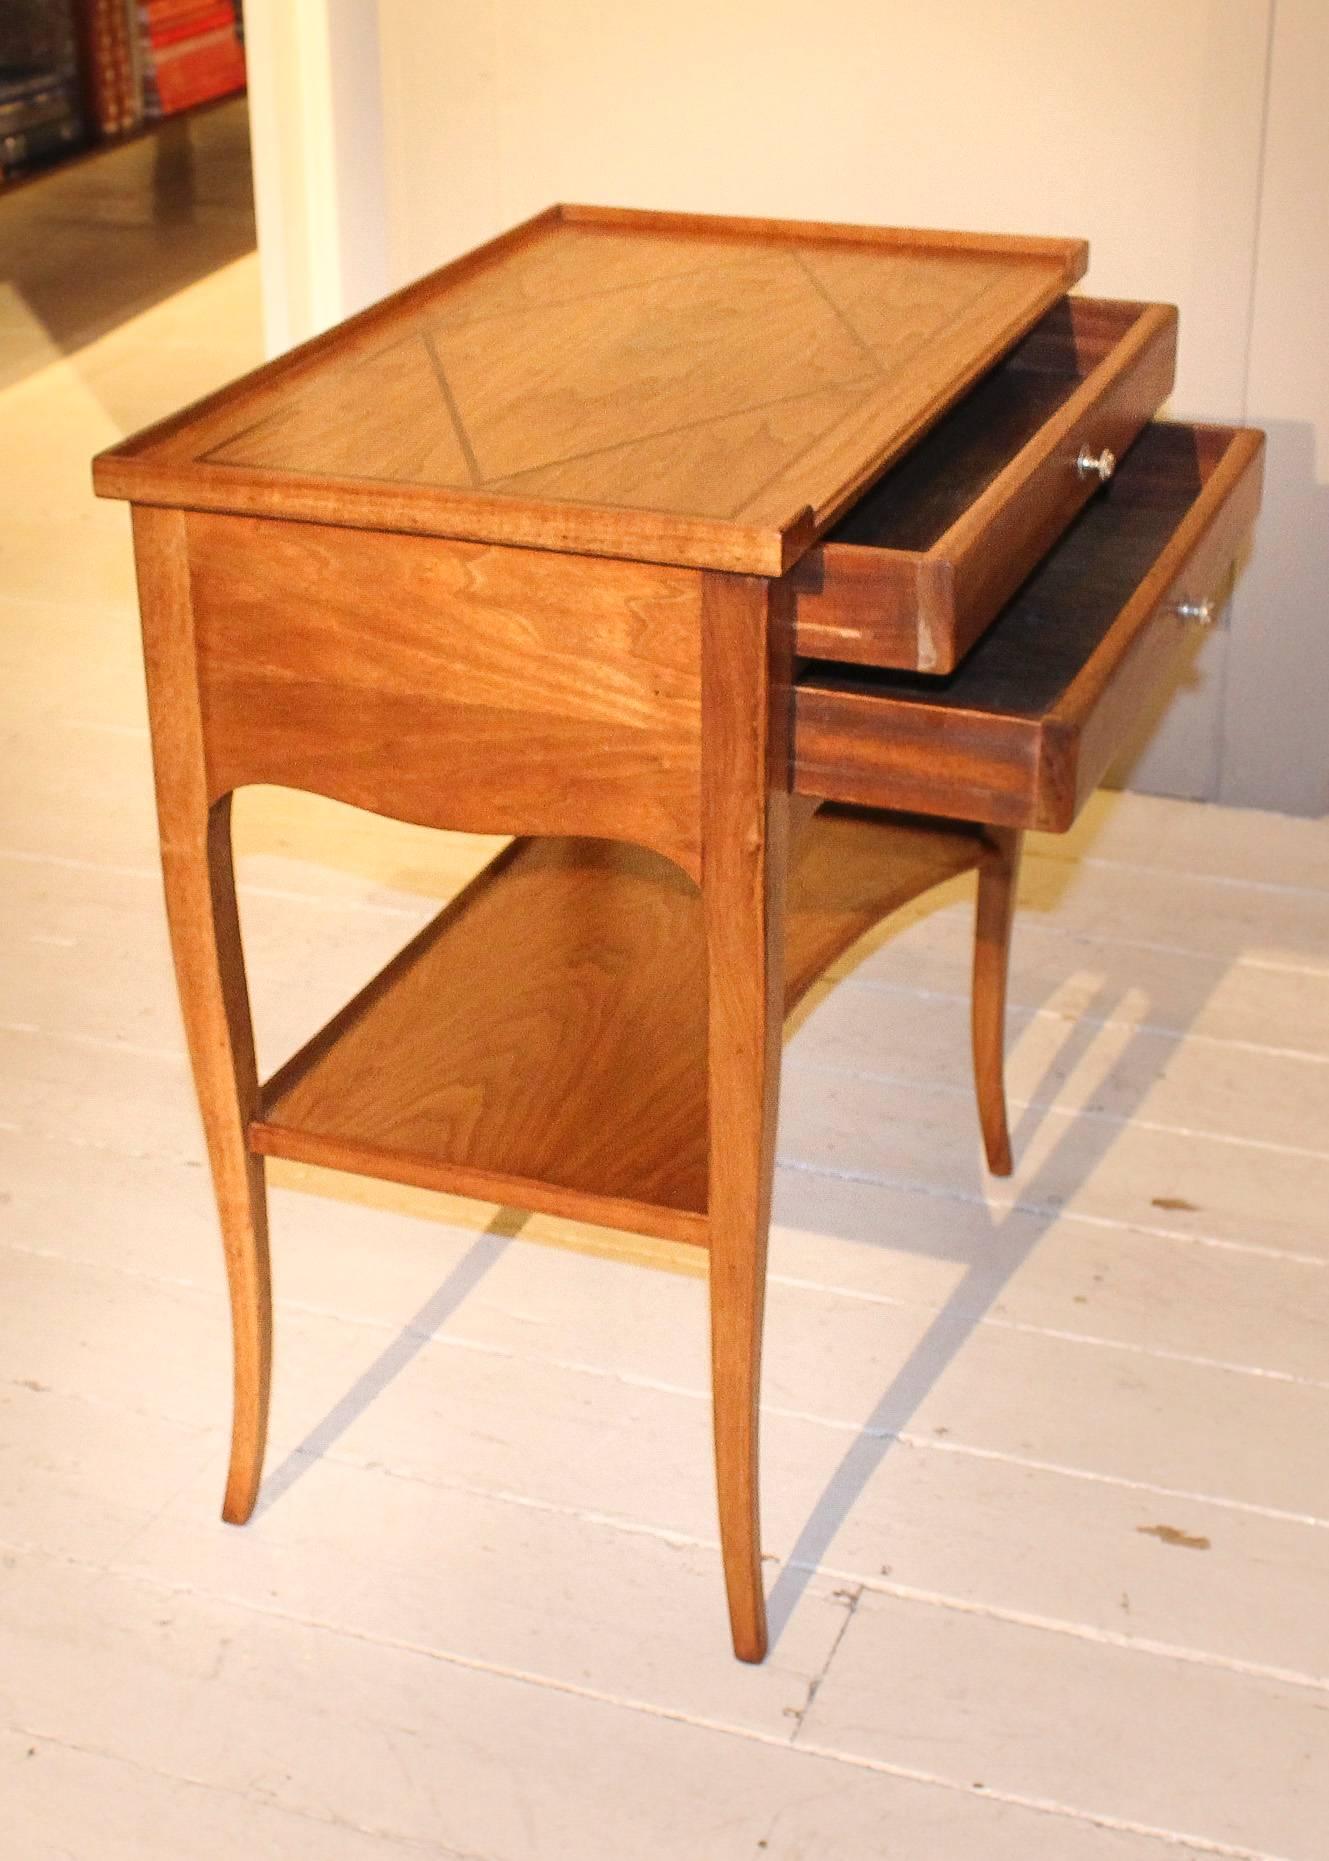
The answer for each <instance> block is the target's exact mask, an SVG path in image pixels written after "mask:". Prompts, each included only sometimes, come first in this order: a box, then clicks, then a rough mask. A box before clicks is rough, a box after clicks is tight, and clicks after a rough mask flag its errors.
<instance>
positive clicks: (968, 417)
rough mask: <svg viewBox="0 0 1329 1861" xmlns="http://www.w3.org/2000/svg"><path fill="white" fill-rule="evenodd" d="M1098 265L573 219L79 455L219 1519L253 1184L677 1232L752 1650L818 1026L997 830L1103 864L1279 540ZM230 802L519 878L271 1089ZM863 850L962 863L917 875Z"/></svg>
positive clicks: (247, 1286) (878, 238) (245, 1327)
mask: <svg viewBox="0 0 1329 1861" xmlns="http://www.w3.org/2000/svg"><path fill="white" fill-rule="evenodd" d="M1085 261H1086V251H1085V247H1084V246H1083V244H1081V243H1080V242H1078V241H1073V240H1056V239H1048V240H1040V239H1026V238H998V237H989V236H977V235H973V236H971V235H954V234H932V233H915V232H901V231H891V230H879V229H866V228H854V227H838V226H822V225H798V224H790V223H781V222H765V221H741V220H731V219H724V220H722V219H709V218H704V217H699V216H685V215H672V214H650V213H629V212H621V211H614V210H609V209H595V208H580V207H577V208H573V207H561V208H553V209H551V210H549V211H548V212H547V213H544V214H542V215H540V216H538V217H537V218H536V219H534V220H532V221H529V222H527V223H526V224H525V225H523V226H520V227H518V228H516V229H515V230H514V231H512V232H510V233H508V234H506V235H504V236H503V237H502V238H500V239H497V240H495V241H493V242H492V243H491V244H489V245H487V246H485V247H483V248H481V249H480V250H478V251H477V252H474V253H471V254H469V255H468V256H466V257H465V258H462V259H460V260H458V261H457V262H456V263H455V264H452V265H449V266H447V267H445V268H444V269H443V270H442V271H439V272H437V273H435V274H434V275H433V276H431V277H429V278H426V279H424V280H423V281H422V282H420V283H419V284H416V285H413V286H411V287H410V288H409V289H407V290H406V291H403V292H400V293H399V294H398V295H396V296H395V297H393V298H390V299H388V300H387V301H386V302H385V303H383V304H381V305H378V306H376V307H374V308H373V309H371V310H369V311H366V312H365V313H363V314H362V315H360V316H358V317H355V318H353V319H351V320H350V321H349V322H347V323H346V324H344V325H342V326H340V327H339V328H337V329H335V330H332V331H330V332H329V333H328V334H326V335H324V336H321V337H318V338H317V339H315V340H314V341H313V342H310V343H307V344H305V345H304V346H303V347H301V348H299V349H296V350H294V351H293V352H292V353H290V354H289V355H286V356H283V357H281V358H280V359H279V360H277V361H275V362H273V363H271V364H269V365H268V366H267V367H265V368H261V369H259V370H257V371H256V372H255V373H254V374H252V375H249V376H247V377H245V378H244V379H243V380H241V381H239V382H237V383H236V384H234V385H233V386H232V387H229V388H227V389H225V390H223V391H222V392H220V393H218V394H215V395H213V396H211V397H210V398H208V399H206V400H204V401H202V402H200V403H198V404H197V405H196V406H194V407H192V408H189V409H187V410H186V411H185V412H184V413H182V414H180V415H178V416H176V417H174V418H172V419H169V420H166V421H164V422H162V423H160V424H158V425H157V426H155V427H153V428H150V429H149V430H148V431H146V432H145V433H142V434H140V435H138V436H137V437H136V438H134V439H131V440H128V441H126V442H125V443H124V444H122V445H120V446H117V447H115V448H113V449H112V450H111V451H109V452H107V453H104V454H103V455H102V456H101V457H100V458H99V459H98V460H97V462H96V465H95V483H96V488H97V490H98V491H99V492H100V493H101V494H102V495H104V496H110V497H121V498H127V499H128V500H130V502H131V503H132V504H133V506H134V513H133V514H134V543H135V551H136V557H137V565H138V578H139V592H140V603H141V608H142V616H143V636H144V650H145V657H146V663H147V675H148V697H149V708H150V717H151V725H152V740H153V755H154V763H155V770H156V785H157V800H158V812H159V819H160V828H161V852H162V866H163V871H164V875H165V886H166V901H167V910H168V916H169V920H170V928H171V936H172V946H173V951H174V956H175V964H176V971H177V978H178V983H179V990H180V999H181V1004H182V1008H183V1014H184V1021H185V1027H186V1032H187V1037H188V1042H189V1048H190V1054H191V1059H192V1063H193V1069H194V1077H195V1081H196V1085H197V1089H198V1094H199V1099H200V1103H201V1107H202V1113H203V1121H204V1127H205V1132H206V1138H207V1145H208V1152H209V1157H210V1161H211V1166H212V1172H213V1179H214V1184H215V1189H216V1196H217V1203H218V1208H219V1213H220V1220H221V1227H222V1233H223V1239H224V1244H225V1252H226V1263H227V1271H228V1278H229V1285H230V1298H231V1311H232V1319H233V1325H234V1339H235V1410H234V1426H233V1435H232V1452H231V1464H230V1474H229V1480H228V1484H227V1489H226V1498H225V1505H224V1516H225V1517H226V1518H227V1519H229V1520H232V1521H235V1522H240V1521H243V1520H244V1519H246V1518H248V1516H249V1515H250V1513H251V1511H252V1509H253V1506H254V1503H255V1499H256V1496H257V1491H258V1483H259V1478H260V1473H261V1468H262V1458H263V1451H264V1440H265V1432H266V1422H267V1401H268V1388H269V1380H270V1361H271V1305H270V1292H269V1277H268V1239H267V1224H266V1208H265V1191H264V1174H263V1171H264V1164H263V1159H264V1157H266V1156H284V1157H290V1158H295V1159H299V1160H303V1161H307V1162H314V1163H319V1164H324V1165H329V1166H332V1167H334V1168H343V1169H348V1170H354V1171H358V1172H360V1173H365V1174H370V1175H376V1176H381V1177H387V1178H391V1179H395V1180H399V1181H402V1182H407V1183H413V1184H417V1185H421V1186H423V1187H426V1188H435V1189H445V1190H449V1191H453V1192H457V1193H460V1194H464V1195H474V1196H477V1197H481V1198H483V1199H484V1200H486V1201H497V1202H504V1203H510V1204H512V1205H514V1206H517V1207H520V1208H527V1209H534V1210H542V1211H547V1212H553V1213H556V1214H564V1215H571V1216H574V1217H579V1218H583V1219H586V1220H590V1221H594V1222H600V1223H604V1224H606V1225H608V1226H611V1227H620V1228H625V1229H629V1230H636V1231H639V1232H642V1233H646V1234H652V1235H659V1236H663V1237H665V1238H668V1239H675V1240H685V1241H691V1242H695V1243H697V1244H699V1245H702V1246H704V1247H706V1248H707V1249H708V1250H709V1254H710V1289H711V1290H710V1298H711V1335H712V1365H713V1384H714V1411H715V1447H716V1466H717V1481H718V1491H719V1504H720V1523H721V1539H722V1545H723V1554H724V1567H725V1579H726V1585H727V1591H728V1599H729V1611H730V1620H731V1624H732V1629H733V1638H734V1647H735V1651H736V1652H737V1653H738V1655H739V1656H740V1657H741V1658H743V1659H745V1660H760V1659H761V1658H762V1656H763V1654H764V1653H765V1649H766V1622H765V1608H764V1600H763V1594H762V1584H761V1566H760V1544H759V1522H758V1504H757V1471H756V1464H757V1388H758V1375H759V1362H760V1345H761V1326H762V1304H763V1286H764V1276H765V1254H766V1233H767V1226H768V1220H769V1210H770V1194H771V1178H772V1170H773V1161H774V1159H773V1137H774V1129H775V1115H776V1101H777V1091H778V1081H779V1070H780V1043H781V1027H782V1022H783V1018H784V1014H785V1011H786V1008H787V1007H788V1006H789V1005H790V1004H791V1003H792V1002H793V1001H794V1000H795V999H797V997H798V995H799V994H800V993H801V992H802V991H803V990H804V989H806V987H807V986H808V985H809V983H810V982H811V981H812V980H813V979H814V978H815V977H816V975H817V974H819V973H820V971H821V970H822V969H824V968H825V966H826V965H827V964H828V963H829V962H830V961H832V960H833V959H834V958H835V957H836V956H837V955H838V954H839V953H840V952H841V951H843V950H844V949H845V948H847V947H848V946H849V945H850V944H851V943H853V942H854V941H856V940H857V938H858V937H859V936H860V935H861V934H862V933H863V932H864V931H865V930H866V929H867V928H869V927H870V925H871V924H873V923H874V922H876V921H877V920H878V919H879V918H880V917H881V916H882V915H884V914H885V913H886V912H887V911H889V910H890V909H892V908H894V906H895V905H897V904H898V903H900V902H901V901H902V899H903V898H904V897H907V896H910V895H911V893H912V892H913V891H917V890H920V889H923V887H924V886H925V885H927V884H930V883H933V882H934V881H935V880H936V878H937V877H938V876H942V875H943V874H944V873H946V872H948V871H951V870H959V869H962V868H963V866H965V865H972V864H974V863H975V861H976V859H977V858H978V857H980V856H981V849H982V847H983V845H984V844H985V840H984V836H985V835H987V836H990V837H991V843H992V844H995V845H997V846H1002V845H1004V846H1006V848H1007V849H1008V850H1009V846H1010V839H1009V837H1010V836H1013V835H1016V834H1018V832H1019V831H1020V830H1021V829H1022V828H1024V827H1027V826H1043V827H1053V828H1057V827H1064V826H1066V825H1068V824H1069V822H1070V819H1071V818H1072V817H1073V815H1074V812H1075V809H1076V807H1077V806H1078V805H1079V802H1080V801H1081V800H1082V799H1083V797H1084V795H1085V794H1087V793H1088V792H1089V790H1090V789H1091V788H1092V786H1093V784H1094V782H1096V781H1097V779H1098V778H1099V776H1100V775H1101V773H1102V771H1103V769H1104V767H1105V766H1106V763H1107V761H1108V760H1109V758H1110V756H1111V754H1112V752H1113V750H1114V748H1115V747H1116V746H1117V745H1118V743H1119V742H1120V741H1121V739H1122V736H1123V734H1124V732H1125V730H1126V729H1127V727H1128V725H1129V723H1130V721H1131V720H1132V718H1133V717H1134V716H1135V715H1136V713H1137V712H1138V710H1139V708H1140V706H1141V704H1143V703H1144V702H1145V701H1146V700H1147V698H1148V696H1149V694H1150V692H1151V690H1152V688H1153V687H1154V686H1155V685H1156V684H1157V683H1158V682H1159V681H1160V680H1161V679H1162V678H1163V677H1164V676H1165V675H1166V673H1167V671H1168V669H1169V667H1170V665H1171V663H1172V661H1173V659H1174V658H1175V655H1176V653H1177V651H1178V649H1179V644H1180V641H1181V639H1182V637H1183V629H1184V626H1185V623H1186V619H1187V617H1188V616H1189V617H1190V618H1199V619H1201V620H1203V619H1204V618H1206V616H1208V615H1211V614H1212V612H1213V606H1212V604H1213V599H1214V595H1215V592H1216V590H1217V589H1218V588H1219V587H1220V585H1221V583H1222V581H1223V579H1224V577H1225V576H1226V574H1227V572H1228V570H1229V568H1230V566H1231V564H1232V561H1233V558H1234V556H1235V555H1236V553H1237V550H1238V547H1239V545H1240V543H1241V540H1242V537H1243V535H1244V533H1245V532H1246V530H1247V529H1249V527H1250V523H1251V521H1252V520H1253V517H1254V512H1255V508H1256V504H1257V502H1258V495H1259V454H1260V441H1259V436H1258V435H1254V434H1249V433H1242V432H1237V431H1233V430H1231V429H1222V428H1191V427H1170V426H1165V425H1162V424H1156V425H1152V426H1151V425H1150V424H1149V423H1150V422H1151V420H1152V416H1153V415H1154V413H1155V412H1156V411H1157V408H1158V407H1159V405H1160V404H1161V402H1162V400H1163V399H1164V398H1165V396H1166V394H1167V392H1168V389H1169V387H1170V385H1171V380H1172V368H1173V350H1174V342H1175V323H1176V319H1175V314H1174V313H1173V312H1171V311H1170V310H1168V309H1167V308H1166V307H1162V306H1148V305H1138V304H1118V303H1108V302H1099V301H1095V300H1091V299H1068V298H1066V296H1065V293H1066V292H1067V290H1068V288H1069V286H1070V285H1071V284H1073V283H1074V282H1075V280H1076V279H1077V278H1078V277H1079V276H1080V275H1081V273H1082V271H1083V269H1084V265H1085ZM1123 456H1125V463H1124V465H1123V466H1122V467H1121V469H1120V471H1117V472H1116V473H1115V482H1114V484H1113V486H1112V488H1111V490H1110V491H1109V492H1108V493H1107V494H1106V495H1099V493H1100V487H1101V485H1102V483H1103V481H1105V480H1106V479H1107V478H1109V477H1110V476H1112V475H1113V473H1114V468H1115V466H1116V462H1117V460H1118V459H1120V458H1122V457H1123ZM1091 500H1092V502H1091ZM1063 536H1064V540H1062V541H1060V542H1059V539H1062V538H1063ZM1054 545H1057V546H1056V547H1054ZM246 783H275V784H281V785H285V786H289V787H293V788H299V789H305V790H310V791H313V792H316V793H319V794H322V795H326V796H330V797H333V798H334V799H337V800H340V801H343V802H348V803H352V804H354V805H355V806H358V807H361V808H366V809H370V810H373V811H374V812H376V813H379V814H384V815H389V816H393V817H396V818H399V819H401V820H405V821H410V822H415V823H418V824H422V825H426V826H437V827H446V828H452V829H461V830H464V831H478V832H485V833H503V834H511V835H514V836H519V838H517V839H515V840H514V841H513V843H512V844H511V845H510V846H509V847H508V848H507V849H506V850H505V851H504V852H503V853H502V854H501V855H500V856H499V857H498V859H497V860H495V861H494V863H493V864H492V865H491V866H490V867H489V868H488V869H487V870H486V871H485V872H484V873H483V874H482V875H481V877H480V878H479V879H478V880H476V881H475V882H474V883H473V884H472V885H471V886H470V887H468V888H467V890H466V891H465V892H463V893H462V895H461V896H460V897H459V898H457V899H456V900H454V901H453V902H452V903H451V904H450V905H449V906H447V908H446V909H445V910H444V911H443V912H442V913H441V914H440V915H439V916H438V918H437V919H436V920H435V921H434V923H432V924H431V925H430V926H429V927H428V928H427V929H426V930H425V931H424V932H422V933H421V935H420V936H418V937H417V938H416V939H415V940H414V941H413V942H412V943H411V944H409V945H408V946H407V948H406V949H405V950H404V951H403V952H401V953H400V954H399V956H398V957H396V958H395V959H394V960H393V961H392V962H391V963H389V964H388V966H387V967H386V969H384V970H383V972H382V973H381V974H380V975H379V976H378V977H377V978H376V979H375V980H374V981H373V982H371V983H370V984H369V985H368V987H367V988H365V989H364V990H363V991H362V992H361V993H360V994H359V995H358V996H357V997H356V998H355V1000H354V1001H353V1002H351V1003H349V1004H348V1005H347V1006H346V1008H344V1009H343V1010H342V1011H341V1012H340V1013H339V1014H338V1015H336V1016H335V1017H334V1018H333V1020H332V1021H331V1022H330V1023H329V1024H328V1026H327V1027H326V1028H325V1029H324V1030H323V1031H322V1032H321V1033H320V1034H319V1035H317V1036H316V1037H315V1038H314V1039H313V1040H312V1041H310V1042H309V1043H308V1044H307V1045H306V1046H305V1047H304V1048H303V1049H302V1050H301V1051H300V1052H299V1053H297V1054H296V1055H295V1056H294V1057H293V1058H292V1059H290V1060H289V1061H288V1062H287V1063H286V1065H284V1066H283V1067H282V1068H281V1069H280V1071H279V1072H278V1073H277V1074H276V1075H275V1076H274V1077H273V1078H272V1079H270V1080H268V1081H267V1082H266V1083H264V1084H260V1082H259V1079H258V1076H257V1072H256V1067H255V1060H254V1046H253V1038H252V1031H251V1026H250V1013H249V1004H248V996H247V990H246V982H245V973H244V963H243V956H242V951H241V945H240V936H239V928H238V923H237V916H236V905H235V895H234V884H233V875H232V854H231V844H230V800H231V796H232V794H233V793H234V791H235V790H236V789H237V788H239V787H241V786H242V785H244V784H246ZM822 799H829V800H831V801H834V802H839V803H846V804H853V807H854V810H855V811H853V812H849V813H845V812H839V813H836V812H834V811H830V812H826V813H824V814H819V815H817V816H816V818H815V819H813V818H812V815H813V812H814V810H815V808H816V806H817V803H818V802H819V801H820V800H822ZM876 809H908V810H913V811H916V812H919V813H923V814H928V815H932V816H937V817H946V818H953V819H954V820H956V821H957V822H961V823H966V824H967V826H966V827H964V828H963V829H960V830H957V832H956V833H955V834H950V835H948V834H941V833H938V834H934V835H932V836H930V837H928V838H927V846H928V848H930V849H931V850H930V851H927V852H926V853H925V854H922V855H920V857H919V858H918V860H917V861H914V862H913V863H912V864H911V862H910V860H909V859H904V858H902V857H901V855H900V852H899V849H900V846H901V842H900V840H899V838H898V834H894V835H893V830H892V828H891V826H890V825H889V823H887V822H885V821H883V820H882V819H880V818H879V817H877V816H875V815H874V814H873V813H872V812H871V811H872V810H876ZM1003 835H1004V836H1007V839H1006V840H1005V841H1004V842H1003V841H1002V839H1001V836H1003ZM795 838H797V840H798V854H797V859H796V861H795V862H794V864H793V866H792V868H791V859H790V847H791V843H792V841H793V840H794V839H795ZM920 844H921V842H920ZM791 872H792V876H791Z"/></svg>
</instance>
